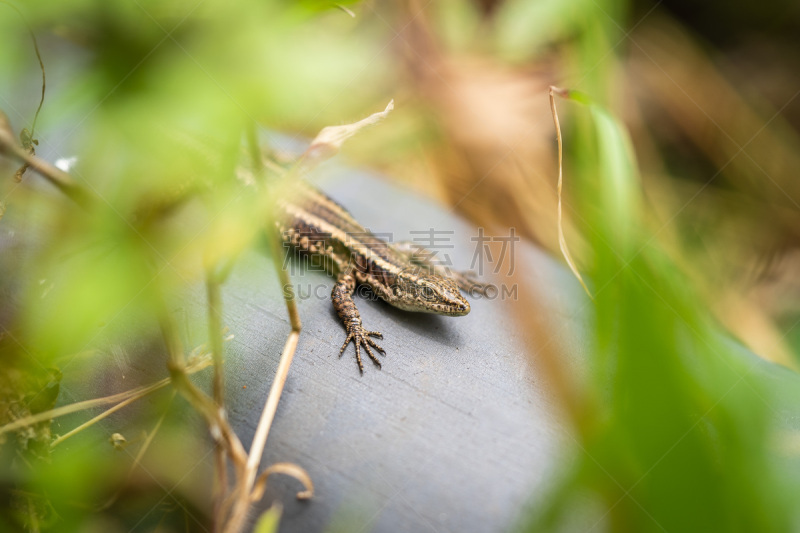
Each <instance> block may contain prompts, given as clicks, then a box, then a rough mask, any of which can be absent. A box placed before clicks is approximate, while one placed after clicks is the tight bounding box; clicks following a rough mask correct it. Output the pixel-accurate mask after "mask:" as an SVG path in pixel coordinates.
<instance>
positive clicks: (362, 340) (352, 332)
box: [339, 324, 386, 374]
mask: <svg viewBox="0 0 800 533" xmlns="http://www.w3.org/2000/svg"><path fill="white" fill-rule="evenodd" d="M371 336H372V337H377V338H379V339H382V338H383V335H381V334H380V333H379V332H377V331H367V330H366V329H364V326H362V325H361V324H352V325H350V326H349V327H348V328H347V338H346V339H345V341H344V344H342V349H341V350H339V357H341V356H342V354H343V353H344V349H345V348H347V345H348V344H350V341H353V344H355V345H356V362H357V363H358V369H359V370H360V371H361V373H362V374H363V373H364V365H363V364H361V346H363V347H364V349H365V350H366V351H367V355H369V358H370V359H372V361H373V362H374V363H375V364H376V365H378V368H380V366H381V362H380V361H379V360H378V358H377V357H375V354H374V353H372V350H371V349H370V346H372V347H373V348H375V349H376V350H378V351H379V352H380V353H381V354H383V355H386V352H385V351H384V350H383V348H381V347H380V345H379V344H378V343H377V342H375V341H374V340H372V339H371V338H370V337H371Z"/></svg>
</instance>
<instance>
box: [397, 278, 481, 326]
mask: <svg viewBox="0 0 800 533" xmlns="http://www.w3.org/2000/svg"><path fill="white" fill-rule="evenodd" d="M392 295H393V301H392V302H391V303H392V305H394V306H395V307H399V308H400V309H405V310H406V311H416V312H421V313H436V314H437V315H447V316H463V315H466V314H467V313H469V302H467V300H466V298H464V297H463V296H462V295H461V292H460V291H459V289H458V284H456V282H455V281H453V280H452V279H449V278H444V277H442V276H437V275H435V274H430V273H428V272H425V271H421V270H420V269H407V270H403V271H402V272H400V274H398V276H397V278H396V279H395V283H394V284H393V285H392Z"/></svg>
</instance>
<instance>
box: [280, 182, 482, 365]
mask: <svg viewBox="0 0 800 533" xmlns="http://www.w3.org/2000/svg"><path fill="white" fill-rule="evenodd" d="M291 189H292V190H291V193H290V194H288V195H283V197H282V198H280V199H279V200H278V201H277V203H276V216H275V219H274V220H275V225H276V228H277V230H278V232H279V234H280V236H281V241H282V242H283V243H284V246H286V247H288V248H290V249H292V250H294V251H295V252H297V253H299V254H310V255H317V256H321V257H322V258H323V259H324V260H325V261H324V264H325V265H326V269H327V270H328V271H329V272H330V273H332V274H334V275H335V276H336V282H335V284H334V287H333V290H332V292H331V300H332V302H333V307H334V309H335V310H336V313H337V315H338V316H339V319H340V320H341V322H342V325H343V326H344V328H345V330H346V334H347V336H346V338H345V341H344V344H342V347H341V349H340V350H339V357H341V356H342V354H343V353H344V351H345V349H346V348H347V346H348V345H349V344H350V343H351V342H352V343H353V344H354V345H355V352H356V363H357V364H358V368H359V371H360V372H361V373H362V374H363V373H364V365H363V363H362V361H361V348H362V347H363V348H364V350H365V351H366V353H367V355H368V356H369V358H370V359H371V360H372V361H373V362H374V363H375V365H376V366H378V367H379V368H380V366H381V362H380V360H379V359H378V358H377V357H376V356H375V353H374V352H373V349H375V351H378V352H379V353H381V354H382V355H385V353H386V352H385V351H384V349H383V348H382V347H381V346H380V345H379V344H378V343H377V342H376V341H375V340H374V339H373V337H375V338H378V339H382V338H383V335H382V334H381V333H380V332H377V331H371V330H368V329H366V328H365V327H364V325H363V323H362V321H361V315H360V314H359V312H358V309H357V308H356V304H355V301H354V299H353V295H354V291H355V288H356V286H357V285H358V284H363V285H367V286H369V288H370V289H371V290H372V292H373V293H374V294H375V295H377V296H378V297H379V298H381V299H382V300H384V301H386V302H387V303H389V304H391V305H393V306H394V307H397V308H399V309H403V310H406V311H415V312H426V313H436V314H439V315H446V316H463V315H466V314H467V313H469V311H470V305H469V302H468V301H467V299H466V298H465V297H464V296H463V295H462V294H461V291H464V292H467V293H471V294H485V293H486V289H487V288H488V287H489V286H488V285H487V284H484V283H480V282H478V281H476V280H475V279H474V277H473V274H472V273H471V272H455V271H450V270H449V269H448V268H446V267H444V266H442V265H438V264H434V262H433V261H432V260H431V256H432V254H430V252H427V253H425V251H424V249H423V248H421V247H417V246H415V245H414V244H412V243H396V244H390V243H388V242H386V241H384V240H383V239H381V238H379V237H377V236H376V235H374V234H373V233H372V232H370V231H368V230H367V229H365V228H364V226H362V225H361V224H360V223H359V222H357V221H356V219H355V218H353V216H352V215H351V214H350V213H349V212H348V211H347V210H346V209H345V208H344V207H342V206H341V205H340V204H338V203H336V202H335V201H334V200H332V199H331V198H330V197H328V196H327V195H326V194H325V193H323V192H322V191H320V190H319V189H317V188H315V187H313V186H312V185H310V184H309V183H307V182H305V181H303V180H296V181H294V182H293V184H292V186H291Z"/></svg>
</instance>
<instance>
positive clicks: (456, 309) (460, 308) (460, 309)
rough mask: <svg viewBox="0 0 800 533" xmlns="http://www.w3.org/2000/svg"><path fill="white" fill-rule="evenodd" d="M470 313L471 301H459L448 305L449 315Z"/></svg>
mask: <svg viewBox="0 0 800 533" xmlns="http://www.w3.org/2000/svg"><path fill="white" fill-rule="evenodd" d="M468 313H469V302H466V301H465V302H459V303H456V304H453V305H450V306H447V313H446V314H447V315H448V316H464V315H466V314H468Z"/></svg>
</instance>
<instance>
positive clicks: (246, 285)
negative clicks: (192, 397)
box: [225, 171, 581, 532]
mask: <svg viewBox="0 0 800 533" xmlns="http://www.w3.org/2000/svg"><path fill="white" fill-rule="evenodd" d="M333 174H334V175H332V176H330V175H329V177H328V179H326V180H324V181H323V182H322V183H320V186H321V187H322V188H323V189H325V190H327V192H328V193H329V194H330V195H331V196H333V197H334V198H335V199H336V200H338V201H339V202H341V203H343V204H344V205H346V206H348V207H349V209H350V210H351V211H352V212H353V214H354V215H355V216H356V217H357V218H358V219H359V220H361V221H362V223H364V224H365V225H367V226H369V227H370V229H371V230H373V231H376V232H392V233H393V237H394V238H395V240H404V239H409V238H410V237H411V235H410V234H409V231H417V230H420V231H424V230H427V229H428V228H430V227H435V228H436V229H437V230H453V231H454V232H455V233H454V235H453V244H454V245H455V248H453V249H451V250H448V253H450V254H451V256H452V259H453V262H454V264H455V265H460V266H462V267H467V266H469V263H470V261H471V259H472V253H473V246H474V243H472V242H470V240H469V237H470V236H471V235H474V234H475V230H474V229H473V228H470V227H469V226H468V225H466V224H465V223H463V222H462V221H460V220H458V219H457V218H456V217H455V216H452V215H448V214H447V213H444V212H443V211H442V210H441V209H440V208H437V207H436V206H435V205H433V204H431V203H430V202H428V201H426V200H424V199H422V198H419V197H417V196H415V195H412V194H409V193H408V192H405V191H402V190H399V189H397V188H395V187H392V186H391V185H388V184H387V183H384V182H382V181H380V180H378V179H375V178H374V177H369V176H367V175H364V174H358V173H353V172H352V171H351V172H349V173H348V174H346V175H344V174H339V175H336V172H333ZM369 198H391V199H392V203H391V204H389V205H385V204H383V203H380V202H370V201H367V202H365V201H364V199H369ZM524 248H525V249H524V250H523V246H519V248H518V249H517V256H518V257H516V260H517V268H525V269H526V271H528V272H531V276H534V274H533V273H534V272H535V277H536V278H537V279H536V281H537V285H538V284H541V286H542V287H543V288H548V287H549V290H548V291H547V292H549V298H550V299H551V300H552V301H551V302H550V304H549V305H548V307H549V308H551V309H553V310H554V311H555V312H560V313H561V314H562V315H563V320H562V323H563V327H564V329H563V333H564V334H563V335H562V336H563V338H562V339H561V340H562V341H567V343H568V345H571V346H572V347H573V348H574V350H575V351H576V352H577V351H578V350H579V346H580V335H576V331H579V330H580V323H581V322H580V320H579V318H578V316H577V313H573V314H570V311H569V310H568V309H560V310H559V306H560V305H561V306H562V307H563V304H564V303H565V302H567V301H569V300H570V299H572V301H579V300H580V299H581V295H580V293H578V290H579V289H578V288H577V287H575V284H574V283H573V282H572V280H571V278H570V276H569V275H567V274H566V273H565V272H564V270H563V269H561V268H560V267H559V266H557V265H556V264H555V263H554V262H553V261H552V260H551V259H549V258H548V257H547V256H545V255H543V254H541V253H539V252H538V251H536V250H535V249H533V248H532V247H530V246H525V247H524ZM264 265H265V262H264V260H263V258H260V257H256V256H250V257H246V258H244V260H243V261H242V263H241V264H240V265H239V266H238V267H237V270H236V271H235V272H234V275H233V277H232V279H231V280H230V282H229V283H228V284H227V285H226V290H225V303H226V309H227V314H226V317H227V318H226V322H227V323H228V324H232V325H235V327H233V328H232V331H233V332H234V334H235V335H236V338H235V339H234V341H233V342H232V343H231V345H230V348H229V352H228V379H229V384H230V398H231V404H230V407H231V412H230V418H231V420H232V422H233V423H234V425H235V426H236V427H237V429H238V430H240V433H241V435H242V437H243V438H244V439H246V440H249V439H250V438H251V436H252V433H253V432H254V430H255V426H256V424H257V417H258V414H259V409H260V405H261V403H262V402H263V398H264V395H265V394H266V392H267V390H268V389H269V386H270V381H271V380H270V379H269V378H270V377H271V376H272V375H273V374H274V371H275V368H276V366H277V359H278V355H279V353H280V350H281V347H282V344H283V340H284V338H285V335H286V334H287V333H288V332H289V324H288V321H287V318H286V312H285V308H284V306H283V303H282V301H281V300H280V292H279V287H278V282H277V279H276V277H275V275H274V274H273V273H271V272H267V271H266V269H265V268H264ZM521 265H524V267H522V266H521ZM259 269H260V270H262V274H261V276H260V278H259V281H257V282H256V281H254V279H253V275H252V274H253V272H255V271H258V270H259ZM293 282H294V283H295V284H299V285H302V286H304V287H305V286H309V285H310V286H311V287H322V289H320V290H319V291H318V294H319V297H312V298H309V299H304V300H301V301H300V305H299V307H300V315H301V318H302V320H303V325H304V329H303V332H302V334H301V340H300V343H299V346H298V352H297V357H296V359H295V362H294V365H293V367H292V371H291V373H290V376H289V379H288V381H287V385H286V391H285V393H284V397H283V398H282V399H281V403H280V406H279V408H278V413H277V417H276V420H275V424H274V426H273V429H272V432H271V436H270V440H269V443H268V446H267V450H266V453H265V456H264V464H269V463H272V462H276V461H292V462H296V463H298V464H300V465H302V466H303V467H304V468H306V469H307V470H308V471H309V473H310V474H311V476H312V478H313V479H314V482H315V483H316V486H317V487H316V488H317V496H316V497H315V498H314V500H313V501H311V502H296V501H294V500H293V498H292V495H293V493H294V490H296V488H297V485H296V482H294V481H292V480H289V479H286V478H283V479H280V478H275V482H274V483H271V484H270V485H271V486H270V488H269V490H268V492H267V495H266V498H265V502H264V503H263V504H262V505H261V507H262V508H265V506H267V505H268V504H269V503H270V502H271V501H272V500H273V499H279V500H281V501H282V502H283V503H284V505H285V512H284V521H283V524H282V528H281V530H282V531H319V530H323V529H324V528H325V527H326V526H328V525H330V524H331V523H332V521H333V522H338V521H343V522H346V523H347V529H348V530H352V529H355V530H357V531H358V530H363V531H442V532H443V531H493V530H495V531H496V530H506V529H508V528H509V527H510V526H511V525H512V523H513V522H514V521H515V519H516V517H517V513H518V512H519V511H520V510H521V509H522V508H523V506H524V504H525V502H526V500H527V499H528V498H530V497H531V496H532V495H533V494H535V493H536V492H537V491H538V490H540V489H541V488H542V485H543V483H545V481H546V479H547V476H548V474H550V473H551V472H552V471H553V468H554V466H555V464H556V462H557V456H558V450H559V447H560V445H561V444H563V442H564V440H565V438H567V437H566V436H565V435H564V433H563V431H564V429H563V427H562V424H561V422H559V420H558V418H557V416H556V415H555V414H554V410H553V400H552V398H550V397H549V396H548V395H547V394H546V393H545V392H544V388H543V387H542V386H541V385H542V384H541V383H539V380H538V379H537V376H536V373H535V371H534V370H532V369H531V368H530V365H529V363H528V360H527V359H526V356H525V355H524V349H523V347H522V346H521V345H520V344H519V341H518V340H517V335H516V333H515V331H514V327H515V324H514V321H513V320H512V318H511V317H510V316H508V314H507V310H506V308H507V306H506V305H505V302H503V301H501V300H500V299H496V300H492V301H489V300H479V301H475V300H473V302H472V311H471V312H470V314H469V315H468V316H466V317H458V318H450V317H440V316H435V315H427V314H414V313H407V312H404V311H400V310H397V309H394V308H392V307H391V306H389V305H387V304H385V303H384V302H381V301H370V300H365V299H362V300H360V301H359V302H358V305H359V309H360V310H361V314H362V318H363V320H364V324H365V325H366V326H367V327H368V328H370V329H376V330H379V331H381V332H383V334H384V340H383V341H382V345H383V347H384V348H385V349H386V352H387V356H386V357H385V358H383V361H384V364H383V369H382V370H378V369H377V368H376V367H374V366H373V365H372V364H371V363H370V362H368V361H367V362H365V372H364V375H363V376H360V375H359V372H358V368H357V366H356V364H355V361H354V354H353V351H352V350H353V349H352V346H351V347H350V349H349V350H348V351H346V353H345V355H344V356H343V357H342V358H341V360H340V359H339V358H338V357H337V354H338V351H339V347H340V346H341V343H342V341H343V340H344V336H345V335H344V330H343V328H342V326H341V324H340V323H339V321H338V319H337V317H336V315H335V313H334V311H333V309H332V307H331V303H330V299H329V294H330V291H331V288H332V286H333V280H332V279H331V278H329V277H327V276H326V275H324V274H322V273H314V272H312V273H308V272H305V273H299V272H297V273H296V274H295V275H294V276H293ZM564 321H566V322H564ZM576 339H577V340H576ZM243 386H247V389H243V388H242V387H243ZM244 391H246V392H244Z"/></svg>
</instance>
